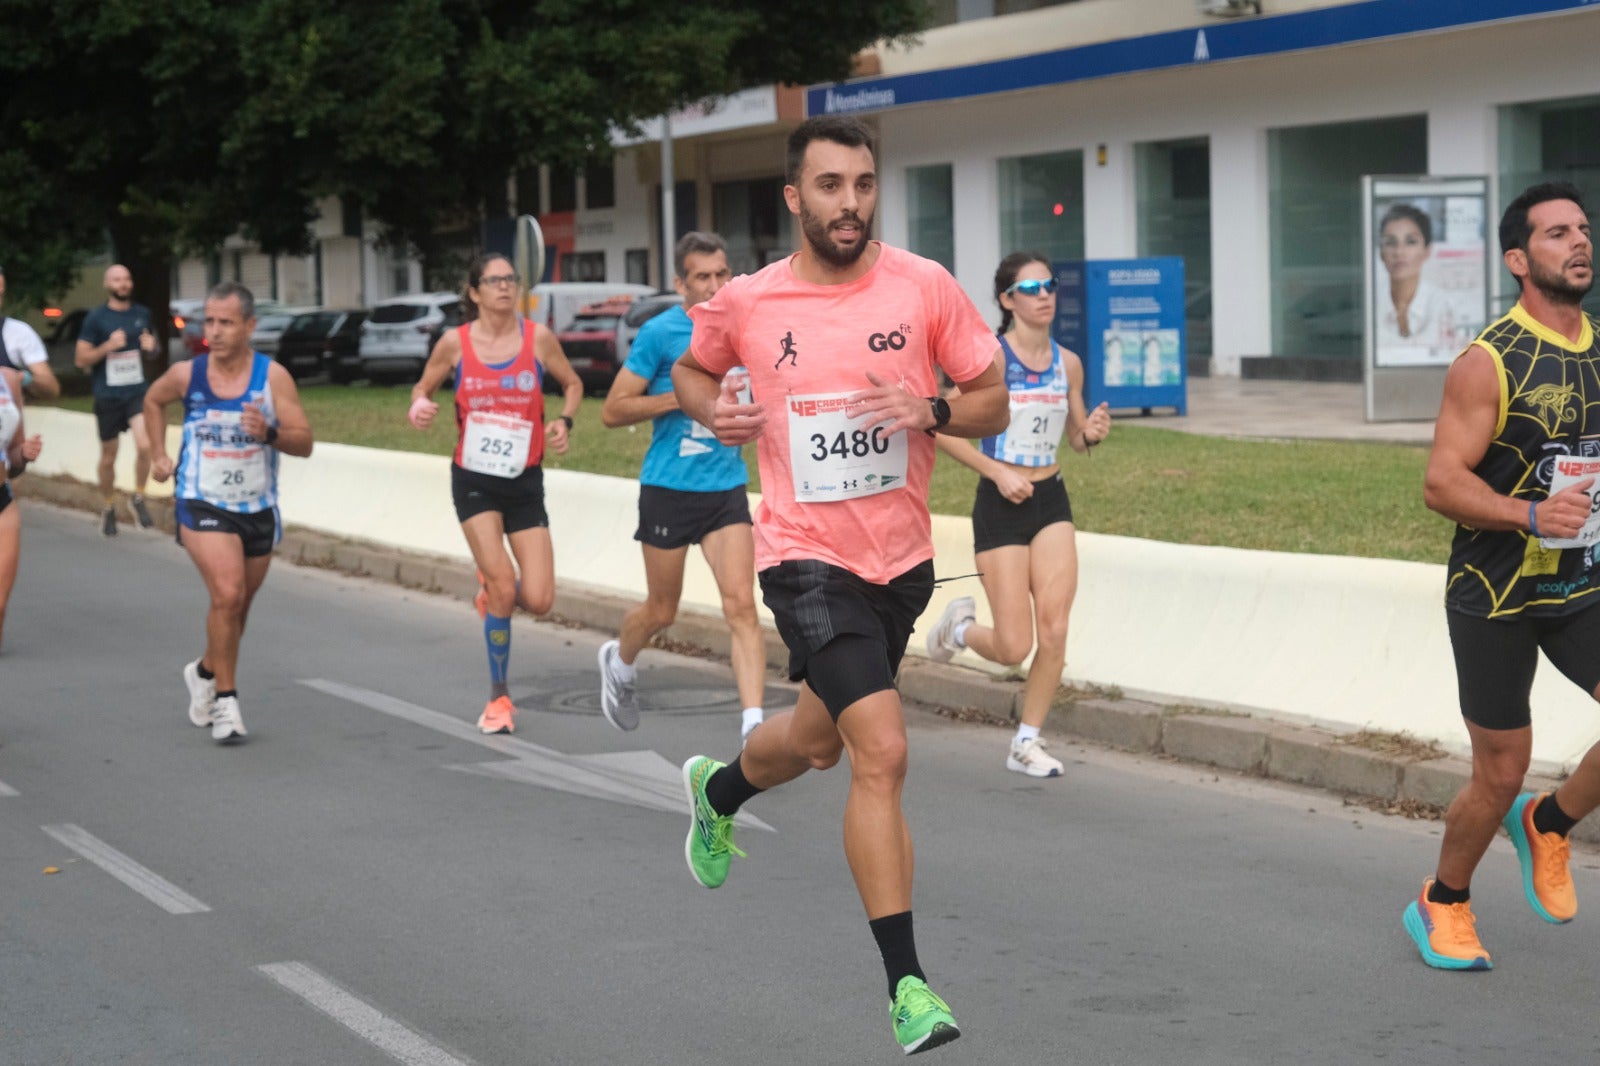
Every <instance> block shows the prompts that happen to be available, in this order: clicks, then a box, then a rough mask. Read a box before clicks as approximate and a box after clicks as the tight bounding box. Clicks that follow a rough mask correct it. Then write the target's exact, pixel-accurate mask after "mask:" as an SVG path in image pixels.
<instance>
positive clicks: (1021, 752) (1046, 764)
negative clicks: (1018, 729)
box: [1006, 737, 1065, 777]
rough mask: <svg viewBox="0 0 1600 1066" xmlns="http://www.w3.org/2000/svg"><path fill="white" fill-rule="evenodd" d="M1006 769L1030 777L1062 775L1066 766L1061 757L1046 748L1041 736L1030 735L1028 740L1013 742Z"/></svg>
mask: <svg viewBox="0 0 1600 1066" xmlns="http://www.w3.org/2000/svg"><path fill="white" fill-rule="evenodd" d="M1006 769H1007V770H1015V771H1016V772H1017V773H1019V774H1027V775H1028V776H1029V777H1060V776H1061V771H1062V770H1064V769H1065V767H1064V766H1062V765H1061V760H1060V759H1058V758H1056V757H1055V756H1054V755H1051V754H1050V753H1049V752H1048V751H1045V750H1044V741H1043V740H1042V739H1041V738H1039V737H1029V738H1028V739H1027V740H1020V741H1019V740H1013V741H1012V742H1011V754H1009V755H1007V756H1006Z"/></svg>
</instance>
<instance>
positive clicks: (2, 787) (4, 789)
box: [0, 781, 21, 796]
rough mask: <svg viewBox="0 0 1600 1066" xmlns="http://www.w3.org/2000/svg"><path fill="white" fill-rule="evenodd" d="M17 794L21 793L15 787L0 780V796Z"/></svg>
mask: <svg viewBox="0 0 1600 1066" xmlns="http://www.w3.org/2000/svg"><path fill="white" fill-rule="evenodd" d="M17 795H21V793H19V792H18V791H17V790H16V789H14V788H12V787H11V786H10V785H8V784H6V783H5V782H4V781H0V796H17Z"/></svg>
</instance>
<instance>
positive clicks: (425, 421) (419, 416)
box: [406, 396, 439, 429]
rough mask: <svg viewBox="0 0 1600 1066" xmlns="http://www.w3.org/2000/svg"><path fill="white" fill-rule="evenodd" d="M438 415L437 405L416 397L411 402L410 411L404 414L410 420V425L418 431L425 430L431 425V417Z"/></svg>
mask: <svg viewBox="0 0 1600 1066" xmlns="http://www.w3.org/2000/svg"><path fill="white" fill-rule="evenodd" d="M438 413H439V405H438V404H436V403H434V402H433V401H432V400H429V399H425V398H423V397H421V396H418V397H417V398H416V399H415V400H412V401H411V410H410V411H408V412H406V417H407V418H409V419H411V424H412V425H413V426H416V427H417V428H418V429H427V428H428V427H429V426H431V425H433V416H434V415H436V414H438Z"/></svg>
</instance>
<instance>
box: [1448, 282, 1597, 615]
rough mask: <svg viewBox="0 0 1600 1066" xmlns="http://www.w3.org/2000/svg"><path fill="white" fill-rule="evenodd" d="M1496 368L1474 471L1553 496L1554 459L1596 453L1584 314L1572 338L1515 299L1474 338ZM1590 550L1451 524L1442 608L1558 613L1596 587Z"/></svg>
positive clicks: (1502, 484)
mask: <svg viewBox="0 0 1600 1066" xmlns="http://www.w3.org/2000/svg"><path fill="white" fill-rule="evenodd" d="M1477 343H1478V344H1479V345H1481V346H1483V347H1484V348H1486V349H1488V350H1489V352H1490V354H1491V355H1493V356H1494V361H1495V364H1496V366H1497V367H1498V368H1499V371H1500V422H1499V425H1498V426H1496V428H1495V435H1494V440H1493V441H1491V442H1490V444H1489V450H1488V452H1487V453H1485V455H1484V457H1483V461H1482V462H1480V463H1479V464H1478V466H1477V469H1476V470H1475V471H1474V472H1475V473H1476V474H1477V475H1478V476H1479V477H1481V478H1483V480H1484V481H1485V482H1487V483H1488V485H1489V487H1490V488H1492V489H1494V490H1495V491H1496V492H1498V493H1500V494H1502V495H1505V496H1513V497H1515V498H1517V499H1519V500H1529V501H1532V500H1542V499H1544V498H1545V497H1546V496H1548V495H1549V494H1550V475H1551V473H1552V471H1553V470H1554V468H1555V460H1556V457H1557V456H1562V455H1581V456H1585V457H1595V456H1600V345H1597V342H1596V322H1595V319H1594V318H1593V317H1592V316H1589V315H1584V320H1583V334H1582V335H1581V336H1580V337H1579V338H1578V343H1576V344H1574V343H1573V342H1571V341H1569V340H1567V339H1566V338H1565V337H1564V336H1562V335H1561V334H1560V333H1557V332H1556V331H1555V330H1553V329H1551V328H1549V327H1548V326H1545V325H1542V324H1540V323H1539V322H1537V321H1535V320H1534V318H1533V316H1532V315H1530V314H1528V312H1527V311H1525V310H1523V308H1522V305H1521V304H1517V305H1516V306H1515V307H1513V308H1512V309H1511V311H1510V312H1509V313H1508V314H1507V315H1506V316H1505V317H1504V318H1501V319H1500V320H1499V321H1498V322H1494V323H1491V324H1490V325H1489V327H1488V328H1487V329H1485V330H1484V331H1483V332H1482V333H1481V334H1479V335H1478V339H1477ZM1597 553H1600V546H1597V547H1594V548H1567V549H1564V550H1563V549H1553V550H1552V549H1547V548H1542V547H1540V546H1539V541H1538V538H1536V537H1533V536H1531V535H1529V534H1528V533H1525V532H1522V531H1521V530H1510V531H1485V530H1476V529H1468V528H1467V527H1465V526H1459V525H1458V526H1457V527H1456V535H1455V540H1454V541H1453V542H1452V543H1451V545H1450V580H1449V583H1448V584H1447V586H1446V589H1445V606H1446V607H1448V608H1449V609H1451V610H1453V611H1461V612H1463V613H1466V614H1471V615H1477V616H1478V617H1481V618H1509V617H1528V616H1530V615H1560V614H1567V613H1569V612H1571V611H1576V610H1578V609H1580V608H1582V607H1587V606H1588V605H1589V604H1590V603H1591V602H1600V601H1591V600H1590V599H1589V598H1588V597H1589V596H1590V594H1591V593H1594V592H1600V567H1597V566H1596V565H1595V564H1596V556H1597Z"/></svg>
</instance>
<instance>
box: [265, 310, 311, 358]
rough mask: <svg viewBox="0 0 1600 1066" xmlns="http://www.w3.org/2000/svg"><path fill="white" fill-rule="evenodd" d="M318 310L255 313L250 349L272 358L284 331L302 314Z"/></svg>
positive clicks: (275, 354) (276, 351) (275, 353)
mask: <svg viewBox="0 0 1600 1066" xmlns="http://www.w3.org/2000/svg"><path fill="white" fill-rule="evenodd" d="M316 310H319V309H318V308H315V307H274V308H270V309H267V310H258V311H257V312H256V331H255V332H254V333H252V334H251V335H250V347H252V348H254V349H255V350H256V351H258V352H260V353H261V354H262V355H270V356H273V357H274V358H276V357H277V354H278V342H279V340H280V339H282V337H283V332H284V330H286V329H288V328H289V325H290V324H291V323H292V322H294V320H295V319H296V318H298V317H299V316H300V315H303V314H309V313H310V312H312V311H316Z"/></svg>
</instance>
